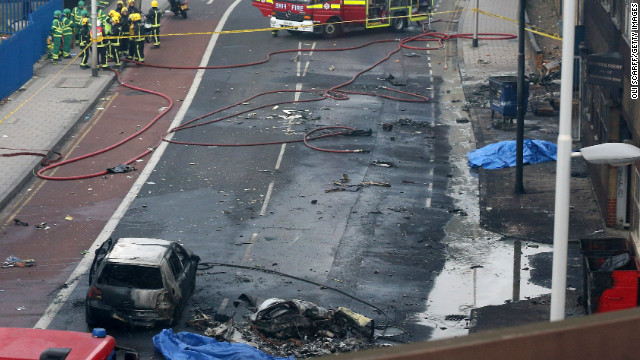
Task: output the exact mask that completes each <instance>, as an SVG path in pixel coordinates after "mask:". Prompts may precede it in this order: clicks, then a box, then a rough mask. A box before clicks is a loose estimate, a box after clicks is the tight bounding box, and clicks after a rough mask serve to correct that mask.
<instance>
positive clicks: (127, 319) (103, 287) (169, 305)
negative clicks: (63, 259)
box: [86, 238, 200, 327]
mask: <svg viewBox="0 0 640 360" xmlns="http://www.w3.org/2000/svg"><path fill="white" fill-rule="evenodd" d="M199 262H200V257H198V256H197V255H194V254H193V253H192V252H191V251H189V250H187V249H185V248H184V247H182V246H181V245H180V244H178V243H177V242H172V241H166V240H160V239H149V238H120V239H118V240H117V241H113V240H111V239H109V240H107V241H105V242H104V243H103V244H102V246H101V247H100V248H99V249H98V250H96V252H95V258H94V260H93V264H92V265H91V270H90V273H89V285H90V286H89V291H88V292H87V297H86V321H87V324H89V325H90V326H91V325H94V324H102V323H107V322H119V323H124V324H127V325H129V326H149V327H150V326H154V325H156V324H158V323H165V324H168V325H172V324H173V323H174V322H175V321H176V318H177V317H178V316H179V314H180V311H181V310H182V308H183V307H184V305H185V303H186V301H187V300H188V298H189V297H190V296H191V295H192V294H193V291H194V289H195V286H196V270H197V267H198V263H199Z"/></svg>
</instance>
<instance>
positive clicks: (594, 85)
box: [574, 0, 640, 241]
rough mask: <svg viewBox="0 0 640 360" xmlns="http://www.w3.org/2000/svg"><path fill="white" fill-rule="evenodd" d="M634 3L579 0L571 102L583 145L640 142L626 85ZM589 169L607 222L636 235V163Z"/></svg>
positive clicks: (638, 114) (637, 106) (639, 180)
mask: <svg viewBox="0 0 640 360" xmlns="http://www.w3.org/2000/svg"><path fill="white" fill-rule="evenodd" d="M637 6H638V0H580V4H579V6H578V14H577V18H578V24H580V25H579V26H578V28H577V31H576V34H577V35H576V41H577V43H578V44H577V45H578V46H577V51H576V60H577V63H579V65H580V66H579V70H577V73H578V74H579V81H578V82H577V83H578V89H577V90H578V93H579V95H578V101H576V102H574V103H575V104H576V105H577V109H576V110H577V113H578V114H577V115H578V116H577V118H578V122H579V124H578V125H579V126H578V129H579V135H580V140H581V143H582V146H590V145H596V144H600V143H605V142H628V143H631V144H633V145H636V146H640V100H637V99H634V97H636V96H635V95H633V94H632V92H633V91H632V85H631V84H632V81H631V80H632V76H631V75H632V71H631V70H632V62H634V60H633V58H632V56H631V55H632V52H631V50H632V44H634V43H635V44H637V36H636V35H637V34H638V30H637V28H636V26H637V12H635V13H634V9H637ZM634 16H635V17H634ZM634 22H635V25H634ZM635 65H637V57H636V62H635ZM636 71H637V66H636ZM636 74H637V73H636ZM634 79H635V80H637V77H635V78H634ZM635 80H634V81H635ZM589 173H590V176H591V180H592V182H593V186H594V190H595V193H596V196H597V198H598V203H599V204H600V207H601V210H602V214H603V215H604V217H605V223H606V224H607V226H609V227H617V228H628V229H629V230H630V231H631V235H632V237H633V238H634V240H636V241H638V240H640V221H639V218H640V169H639V168H638V166H637V164H636V165H630V166H624V167H619V168H615V167H610V166H606V165H598V166H596V165H590V166H589Z"/></svg>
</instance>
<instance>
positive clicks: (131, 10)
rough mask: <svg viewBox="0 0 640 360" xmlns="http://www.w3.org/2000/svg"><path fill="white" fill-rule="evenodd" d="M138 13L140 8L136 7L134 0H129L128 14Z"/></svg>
mask: <svg viewBox="0 0 640 360" xmlns="http://www.w3.org/2000/svg"><path fill="white" fill-rule="evenodd" d="M131 14H140V9H138V8H137V7H136V0H129V15H131Z"/></svg>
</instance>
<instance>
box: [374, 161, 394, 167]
mask: <svg viewBox="0 0 640 360" xmlns="http://www.w3.org/2000/svg"><path fill="white" fill-rule="evenodd" d="M371 165H373V166H380V167H396V165H395V164H394V163H392V162H391V161H381V160H374V161H372V162H371Z"/></svg>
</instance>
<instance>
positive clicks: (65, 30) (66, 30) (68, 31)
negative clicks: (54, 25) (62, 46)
mask: <svg viewBox="0 0 640 360" xmlns="http://www.w3.org/2000/svg"><path fill="white" fill-rule="evenodd" d="M73 28H74V24H73V22H71V19H69V18H68V17H66V16H63V17H62V35H72V34H73Z"/></svg>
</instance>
